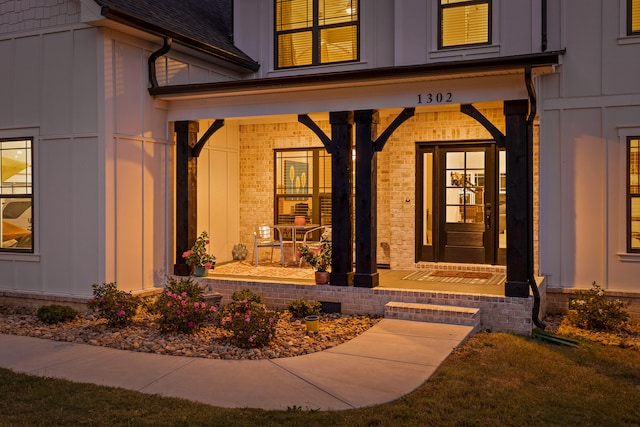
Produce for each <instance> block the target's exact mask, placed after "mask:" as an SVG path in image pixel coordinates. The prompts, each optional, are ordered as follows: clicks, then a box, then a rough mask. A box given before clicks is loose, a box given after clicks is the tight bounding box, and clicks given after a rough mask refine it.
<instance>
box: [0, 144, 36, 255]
mask: <svg viewBox="0 0 640 427" xmlns="http://www.w3.org/2000/svg"><path fill="white" fill-rule="evenodd" d="M32 143H33V140H32V139H30V138H28V139H26V138H22V139H0V170H1V171H2V182H0V205H1V206H2V211H0V219H1V220H2V221H0V234H1V235H2V242H0V251H3V252H6V251H14V252H33V179H32V177H33V175H32V168H31V165H32V163H33V162H32V151H31V150H32V149H31V146H32Z"/></svg>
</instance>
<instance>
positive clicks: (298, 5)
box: [275, 0, 359, 68]
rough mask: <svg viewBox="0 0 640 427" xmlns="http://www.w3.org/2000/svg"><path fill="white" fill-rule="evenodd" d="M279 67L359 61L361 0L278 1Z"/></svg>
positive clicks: (277, 41) (276, 10) (276, 11)
mask: <svg viewBox="0 0 640 427" xmlns="http://www.w3.org/2000/svg"><path fill="white" fill-rule="evenodd" d="M275 37H276V43H275V45H276V67H277V68H288V67H303V66H309V65H320V64H330V63H337V62H347V61H357V60H358V51H359V48H358V0H275Z"/></svg>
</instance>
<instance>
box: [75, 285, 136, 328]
mask: <svg viewBox="0 0 640 427" xmlns="http://www.w3.org/2000/svg"><path fill="white" fill-rule="evenodd" d="M92 287H93V298H92V299H91V300H90V301H89V302H88V303H87V307H88V308H89V309H90V310H91V311H93V312H95V313H97V314H98V316H99V317H102V318H104V319H107V323H108V325H109V326H115V327H118V326H127V325H129V324H130V323H131V321H132V319H133V316H134V315H135V314H136V311H137V310H138V305H140V299H139V298H138V297H136V296H134V295H132V294H131V292H124V291H121V290H119V289H118V287H117V286H116V284H115V282H111V283H103V284H102V285H98V284H97V283H96V284H93V285H92Z"/></svg>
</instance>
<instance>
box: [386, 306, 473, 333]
mask: <svg viewBox="0 0 640 427" xmlns="http://www.w3.org/2000/svg"><path fill="white" fill-rule="evenodd" d="M384 317H385V318H387V319H402V320H415V321H418V322H434V323H447V324H450V325H464V326H471V327H473V330H474V331H478V330H479V329H480V309H479V308H471V307H457V306H453V305H437V304H419V303H412V302H394V301H390V302H388V303H386V304H385V306H384Z"/></svg>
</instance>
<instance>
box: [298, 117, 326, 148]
mask: <svg viewBox="0 0 640 427" xmlns="http://www.w3.org/2000/svg"><path fill="white" fill-rule="evenodd" d="M298 122H300V123H302V124H303V125H305V126H306V127H308V128H309V129H311V131H312V132H313V133H315V134H316V136H317V137H318V138H320V141H321V142H322V145H324V148H325V150H327V152H328V153H329V154H332V153H331V138H329V137H328V136H327V135H326V134H325V133H324V132H323V131H322V129H320V127H319V126H318V125H317V124H316V122H314V121H313V119H312V118H311V117H309V116H308V115H307V114H298Z"/></svg>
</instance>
